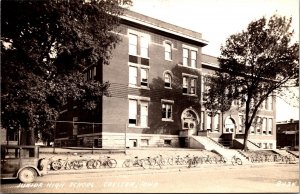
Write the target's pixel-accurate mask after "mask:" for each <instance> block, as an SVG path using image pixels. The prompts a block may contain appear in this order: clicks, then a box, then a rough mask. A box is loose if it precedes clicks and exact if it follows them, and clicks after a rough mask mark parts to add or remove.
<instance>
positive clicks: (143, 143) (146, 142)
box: [140, 139, 149, 146]
mask: <svg viewBox="0 0 300 194" xmlns="http://www.w3.org/2000/svg"><path fill="white" fill-rule="evenodd" d="M140 145H141V146H148V145H149V139H141V143H140Z"/></svg>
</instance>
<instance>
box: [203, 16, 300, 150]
mask: <svg viewBox="0 0 300 194" xmlns="http://www.w3.org/2000/svg"><path fill="white" fill-rule="evenodd" d="M291 21H292V18H289V19H287V18H285V17H281V16H277V15H273V16H272V17H270V18H269V19H266V18H265V17H263V18H261V19H259V20H256V21H253V22H251V23H250V24H249V25H248V28H247V30H246V31H242V32H241V33H237V34H234V35H231V36H230V37H229V38H228V39H227V40H226V44H225V46H222V47H221V56H220V57H219V58H218V60H219V63H220V69H219V71H217V72H216V73H215V77H216V78H215V79H212V85H214V87H213V88H211V89H210V90H208V91H207V92H206V96H209V97H211V98H212V99H209V102H208V103H206V104H205V106H206V107H208V108H212V109H214V108H215V109H216V108H217V109H221V108H222V101H224V96H225V99H226V100H228V102H230V101H231V102H232V101H233V100H237V101H239V102H240V110H241V111H242V112H243V113H244V115H245V118H244V129H245V135H244V147H243V149H244V150H247V140H248V134H249V129H250V127H251V126H254V125H256V124H259V123H258V122H257V113H258V112H259V109H260V106H261V105H262V103H263V102H265V101H266V100H267V98H268V97H269V96H272V97H274V96H273V95H274V94H276V92H277V93H278V92H280V91H282V88H286V87H289V86H295V85H298V76H299V72H298V71H299V43H298V42H296V43H291V38H292V36H293V31H292V30H290V27H291ZM215 94H217V95H215ZM215 104H218V105H219V106H215ZM228 105H230V106H231V103H227V104H226V106H228ZM223 109H224V108H223ZM225 109H227V108H226V107H225Z"/></svg>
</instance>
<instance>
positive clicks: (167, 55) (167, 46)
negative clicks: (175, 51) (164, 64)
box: [165, 43, 172, 60]
mask: <svg viewBox="0 0 300 194" xmlns="http://www.w3.org/2000/svg"><path fill="white" fill-rule="evenodd" d="M165 59H166V60H172V46H171V44H170V43H166V44H165Z"/></svg>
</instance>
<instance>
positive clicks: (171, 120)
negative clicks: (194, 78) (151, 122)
mask: <svg viewBox="0 0 300 194" xmlns="http://www.w3.org/2000/svg"><path fill="white" fill-rule="evenodd" d="M161 103H165V104H171V105H172V118H171V119H167V118H161V120H162V121H168V122H174V120H173V105H174V100H167V99H161Z"/></svg>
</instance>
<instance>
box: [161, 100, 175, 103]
mask: <svg viewBox="0 0 300 194" xmlns="http://www.w3.org/2000/svg"><path fill="white" fill-rule="evenodd" d="M161 102H162V103H163V102H164V103H170V104H174V100H167V99H161Z"/></svg>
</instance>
